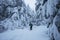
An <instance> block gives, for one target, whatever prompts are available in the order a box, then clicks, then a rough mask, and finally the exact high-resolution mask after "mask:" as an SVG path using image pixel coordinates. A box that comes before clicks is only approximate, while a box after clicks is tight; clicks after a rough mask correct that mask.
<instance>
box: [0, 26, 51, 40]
mask: <svg viewBox="0 0 60 40" xmlns="http://www.w3.org/2000/svg"><path fill="white" fill-rule="evenodd" d="M47 30H48V29H47V28H46V26H38V27H37V28H34V29H33V30H31V31H30V30H28V29H26V28H25V29H16V30H13V31H11V30H9V31H7V32H4V33H0V40H49V39H50V38H49V36H48V34H47Z"/></svg>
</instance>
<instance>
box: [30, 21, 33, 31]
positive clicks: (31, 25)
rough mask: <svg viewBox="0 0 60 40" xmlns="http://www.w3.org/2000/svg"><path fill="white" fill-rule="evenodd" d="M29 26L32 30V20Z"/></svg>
mask: <svg viewBox="0 0 60 40" xmlns="http://www.w3.org/2000/svg"><path fill="white" fill-rule="evenodd" d="M29 26H30V30H32V27H33V24H32V23H31V22H30V24H29Z"/></svg>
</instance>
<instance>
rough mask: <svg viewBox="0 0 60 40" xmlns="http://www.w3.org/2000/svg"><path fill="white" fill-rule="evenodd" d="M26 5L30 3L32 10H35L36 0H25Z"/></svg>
mask: <svg viewBox="0 0 60 40" xmlns="http://www.w3.org/2000/svg"><path fill="white" fill-rule="evenodd" d="M24 1H25V3H26V5H29V6H30V8H31V9H32V10H35V3H36V0H24Z"/></svg>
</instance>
